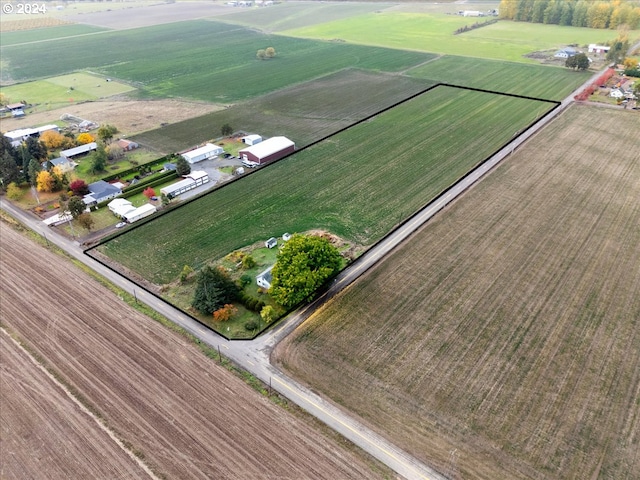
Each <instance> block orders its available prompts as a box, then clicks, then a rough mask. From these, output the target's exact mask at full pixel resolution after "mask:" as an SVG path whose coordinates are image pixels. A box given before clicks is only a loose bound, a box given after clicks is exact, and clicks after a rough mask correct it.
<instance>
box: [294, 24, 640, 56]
mask: <svg viewBox="0 0 640 480" xmlns="http://www.w3.org/2000/svg"><path fill="white" fill-rule="evenodd" d="M475 20H476V19H470V18H465V17H461V16H456V15H444V14H419V13H397V12H382V13H370V14H364V15H361V16H357V17H352V18H348V19H343V20H335V21H332V22H328V23H323V24H319V25H312V26H308V27H302V28H295V29H291V30H287V31H285V32H283V33H284V34H287V35H292V36H299V37H304V38H316V39H327V40H328V39H334V38H340V39H343V40H345V41H347V42H353V43H358V44H365V45H377V46H381V47H390V48H402V49H413V50H420V51H425V52H434V53H440V54H448V55H463V56H472V57H480V58H493V59H499V60H509V61H514V62H524V63H534V62H535V61H534V60H531V59H527V58H525V57H523V55H525V54H527V53H531V52H534V51H538V50H548V49H554V48H558V47H560V46H565V45H568V44H573V43H577V44H580V45H586V44H589V43H598V42H604V41H606V40H612V39H614V38H615V37H616V35H617V32H616V31H615V30H596V29H589V28H573V27H561V26H557V25H543V24H533V23H519V22H510V21H500V22H498V23H496V24H493V25H489V26H487V27H483V28H478V29H476V30H472V31H469V32H466V33H464V34H461V35H453V32H454V31H455V30H456V29H457V28H459V27H462V26H464V25H469V24H471V23H473V22H474V21H475ZM635 33H636V32H632V35H631V36H635V37H637V35H634V34H635Z"/></svg>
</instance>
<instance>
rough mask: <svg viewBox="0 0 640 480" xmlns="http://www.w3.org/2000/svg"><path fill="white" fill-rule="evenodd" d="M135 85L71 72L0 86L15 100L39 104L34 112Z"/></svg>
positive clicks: (120, 90) (114, 93)
mask: <svg viewBox="0 0 640 480" xmlns="http://www.w3.org/2000/svg"><path fill="white" fill-rule="evenodd" d="M134 90H135V88H134V87H131V86H129V85H125V84H124V83H120V82H115V81H110V82H107V81H106V80H105V78H103V77H99V76H96V75H90V74H88V73H83V72H76V73H72V74H69V75H61V76H58V77H52V78H48V79H47V80H36V81H33V82H25V83H20V84H17V85H11V86H8V87H2V88H0V93H3V94H4V95H5V96H6V97H7V98H9V99H10V101H12V102H14V101H15V102H18V101H22V100H25V101H26V102H28V103H30V104H34V105H36V108H35V109H34V110H33V111H42V110H52V109H56V108H60V107H63V106H65V105H70V104H74V103H78V102H86V101H89V100H97V99H99V98H105V97H111V96H113V95H118V94H121V93H126V92H131V91H134Z"/></svg>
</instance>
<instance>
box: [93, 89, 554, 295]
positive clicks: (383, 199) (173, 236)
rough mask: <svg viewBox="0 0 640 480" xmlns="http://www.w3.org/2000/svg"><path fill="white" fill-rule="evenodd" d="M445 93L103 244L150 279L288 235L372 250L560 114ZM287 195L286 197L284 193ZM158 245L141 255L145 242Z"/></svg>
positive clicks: (542, 106) (543, 106)
mask: <svg viewBox="0 0 640 480" xmlns="http://www.w3.org/2000/svg"><path fill="white" fill-rule="evenodd" d="M550 107H551V105H550V104H549V103H546V102H537V101H531V100H524V99H519V98H513V97H504V96H501V95H495V94H489V93H481V92H475V91H469V90H461V89H455V88H449V87H437V88H435V89H433V90H431V91H429V92H427V93H425V94H422V95H419V96H417V97H414V98H413V99H411V100H409V101H407V102H405V103H403V104H401V105H399V106H396V107H394V108H392V109H390V110H387V111H385V112H384V113H381V114H379V115H378V116H376V117H374V118H372V119H370V120H368V121H366V122H362V123H359V124H357V125H356V126H353V127H351V128H349V129H347V130H345V131H343V132H341V133H339V134H337V135H334V136H332V137H330V138H329V139H327V140H325V141H323V142H321V143H318V144H315V145H313V146H311V147H308V148H306V149H304V150H302V151H300V152H297V153H296V154H294V155H292V156H290V157H289V158H287V159H286V160H283V161H280V162H277V163H275V164H273V165H271V166H268V167H266V168H263V169H260V170H258V171H257V172H255V173H252V174H250V175H247V176H245V177H243V178H242V179H240V180H239V181H235V182H231V183H229V184H225V185H224V186H222V187H221V188H218V189H216V190H214V191H213V192H211V193H210V194H208V195H206V196H204V197H201V198H200V199H198V200H196V201H193V202H190V203H186V204H185V205H184V206H182V207H180V208H177V209H175V210H172V211H170V212H168V213H167V214H165V215H163V216H161V217H159V218H158V219H156V220H155V221H153V222H149V223H148V224H145V225H143V226H141V227H139V228H136V229H133V230H131V231H129V232H127V233H126V234H125V235H122V236H120V237H118V238H116V239H113V240H111V241H109V242H108V243H106V244H104V245H102V246H101V247H100V250H101V251H102V252H103V253H105V254H106V255H108V256H110V257H112V258H113V259H115V260H116V261H118V262H120V263H122V264H123V265H126V266H127V267H128V268H131V269H132V270H134V271H136V272H138V273H139V274H141V275H142V276H143V277H145V278H147V279H148V280H150V281H152V282H154V283H159V284H165V283H169V282H171V281H173V280H174V279H176V278H177V276H178V273H179V271H180V269H181V268H182V267H183V265H193V264H194V263H195V262H196V261H199V262H201V261H203V260H208V259H216V258H220V257H222V256H224V255H226V254H227V253H228V252H230V251H233V250H235V249H238V248H241V247H243V246H246V245H251V244H253V243H254V242H258V241H260V240H262V241H264V240H265V239H266V238H269V237H271V236H273V235H277V234H281V233H283V232H285V231H288V232H290V233H295V232H302V231H307V230H311V229H316V228H319V229H324V230H328V231H331V232H333V233H335V234H337V235H338V236H340V237H342V238H344V239H346V240H347V241H349V242H354V243H357V244H360V245H370V244H371V243H372V242H375V241H376V240H378V239H380V238H381V237H382V236H384V235H385V234H386V233H387V232H389V231H390V230H391V229H392V228H393V227H394V226H395V225H397V224H399V223H400V222H402V221H403V220H404V219H405V218H407V217H408V216H409V215H411V214H412V213H414V212H415V211H416V210H418V209H419V208H420V207H422V206H423V205H425V204H426V203H428V202H429V201H430V200H431V199H432V198H433V197H434V196H435V195H437V193H439V192H441V191H442V190H443V189H444V188H446V187H447V186H449V185H451V184H452V183H453V182H454V181H455V180H456V179H457V178H459V177H460V176H462V175H464V174H465V173H466V172H468V171H469V169H470V168H472V167H473V166H475V165H477V164H478V163H479V162H480V161H482V160H483V159H484V158H485V157H486V156H488V155H489V154H490V153H492V152H493V151H495V150H496V149H497V148H498V147H499V146H501V145H503V144H504V143H505V142H506V141H507V140H509V139H510V138H511V137H512V136H513V135H514V133H515V132H516V131H517V130H519V129H521V128H523V127H524V126H526V125H528V124H529V123H530V122H532V121H533V120H534V119H535V118H536V117H539V116H540V115H542V114H543V113H544V112H546V111H548V110H549V109H550ZM284 192H286V194H284ZM141 242H144V243H145V244H146V245H153V248H146V249H144V251H141V250H140V248H139V245H140V244H141Z"/></svg>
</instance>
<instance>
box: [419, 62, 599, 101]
mask: <svg viewBox="0 0 640 480" xmlns="http://www.w3.org/2000/svg"><path fill="white" fill-rule="evenodd" d="M407 75H409V76H415V77H419V78H425V79H429V80H432V81H434V82H443V83H452V84H455V85H463V86H465V87H471V88H481V89H485V90H493V91H498V92H504V93H513V94H516V95H524V96H528V97H535V98H545V99H549V100H558V101H559V100H562V99H563V98H565V97H566V96H567V95H569V94H570V93H571V92H572V91H573V90H574V89H576V88H577V87H578V86H580V85H582V83H583V82H585V81H586V80H587V79H588V78H589V76H590V75H591V73H589V72H576V71H573V70H569V69H567V68H561V67H549V66H542V65H525V64H522V63H515V62H506V61H498V60H487V59H481V58H469V57H459V56H452V55H446V56H444V57H440V58H438V59H437V60H434V61H432V62H428V63H426V64H424V65H420V66H418V67H415V68H413V69H411V70H409V71H408V72H407Z"/></svg>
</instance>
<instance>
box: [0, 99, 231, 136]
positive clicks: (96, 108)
mask: <svg viewBox="0 0 640 480" xmlns="http://www.w3.org/2000/svg"><path fill="white" fill-rule="evenodd" d="M224 108H225V107H224V106H221V105H216V104H210V103H202V102H188V101H183V100H146V101H144V100H127V99H126V98H123V96H118V97H111V98H109V99H105V100H100V101H95V102H86V103H79V104H73V105H69V106H68V107H65V108H59V109H56V110H48V111H42V112H35V113H30V114H29V115H27V116H26V117H24V118H3V119H0V129H2V131H9V130H15V129H18V128H25V127H27V126H35V125H43V124H47V123H54V122H57V121H58V120H60V117H61V116H62V115H63V114H65V113H70V114H72V115H75V116H78V117H80V118H84V119H86V120H92V121H94V122H97V123H99V124H105V123H108V124H110V125H115V126H116V127H118V130H120V132H121V133H120V135H126V136H130V135H135V134H137V133H141V132H145V131H147V130H153V129H156V128H159V127H162V126H164V125H169V124H172V123H177V122H180V121H182V120H187V119H190V118H194V117H198V116H200V115H205V114H207V113H211V112H216V111H218V110H222V109H224Z"/></svg>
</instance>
